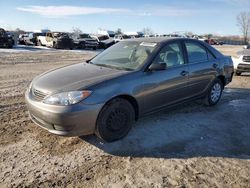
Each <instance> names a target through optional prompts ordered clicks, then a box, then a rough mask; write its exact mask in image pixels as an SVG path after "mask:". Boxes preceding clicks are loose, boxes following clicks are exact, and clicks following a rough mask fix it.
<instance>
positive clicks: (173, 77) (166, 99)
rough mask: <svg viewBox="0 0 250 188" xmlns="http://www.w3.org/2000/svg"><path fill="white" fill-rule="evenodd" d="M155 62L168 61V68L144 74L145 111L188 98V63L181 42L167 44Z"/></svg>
mask: <svg viewBox="0 0 250 188" xmlns="http://www.w3.org/2000/svg"><path fill="white" fill-rule="evenodd" d="M154 63H166V65H167V68H166V70H159V71H148V72H145V74H144V83H145V86H144V87H145V89H144V92H143V93H144V94H143V95H144V97H145V98H144V108H143V112H144V113H150V112H151V111H154V110H157V109H160V108H162V107H165V106H166V105H170V104H172V103H176V102H178V101H181V100H183V99H184V98H186V87H187V82H188V65H187V64H185V61H184V58H183V49H182V45H181V43H179V42H174V43H170V44H167V45H166V46H165V47H163V48H162V49H161V50H160V52H159V53H158V55H157V56H156V57H155V58H154V60H153V62H152V64H154Z"/></svg>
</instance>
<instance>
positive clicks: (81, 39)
mask: <svg viewBox="0 0 250 188" xmlns="http://www.w3.org/2000/svg"><path fill="white" fill-rule="evenodd" d="M72 38H73V41H74V46H75V48H80V49H86V48H91V49H93V50H96V49H97V48H98V45H99V43H98V41H97V39H93V38H92V37H91V36H90V35H89V34H79V35H78V36H72Z"/></svg>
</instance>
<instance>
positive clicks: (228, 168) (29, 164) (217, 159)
mask: <svg viewBox="0 0 250 188" xmlns="http://www.w3.org/2000/svg"><path fill="white" fill-rule="evenodd" d="M218 49H219V50H220V51H222V52H223V53H225V54H227V55H235V54H236V52H237V51H239V50H240V49H241V47H232V46H221V47H218ZM96 53H98V52H93V51H68V50H65V51H63V50H50V49H46V48H42V49H37V48H32V47H28V48H22V47H18V48H16V49H13V50H4V49H3V50H1V49H0V70H1V73H0V147H1V149H0V187H1V188H2V187H3V188H4V187H91V188H92V187H98V188H99V187H115V188H116V187H237V188H238V187H250V116H249V112H250V76H249V75H242V76H239V77H234V79H233V82H232V83H231V84H230V85H228V86H227V87H226V88H225V90H224V93H223V96H222V100H221V101H220V103H219V104H218V105H217V106H215V107H205V106H203V105H202V104H201V103H200V102H199V101H196V102H193V103H188V104H184V105H181V106H178V107H175V108H173V109H168V110H165V111H163V112H160V113H157V114H154V115H152V116H148V117H145V118H143V119H140V120H139V121H138V122H137V123H136V124H135V125H134V127H133V129H132V131H131V132H130V133H129V135H128V136H127V137H126V138H124V139H123V140H120V141H117V142H114V143H109V144H106V143H105V144H104V143H102V142H100V140H98V139H97V138H96V137H94V136H86V137H72V138H68V137H59V136H55V135H52V134H50V133H48V132H47V131H45V130H43V129H41V128H40V127H38V126H37V125H35V124H34V123H32V122H31V120H30V119H29V117H28V113H27V109H26V106H25V102H24V92H25V90H26V88H27V87H28V85H29V83H30V81H31V80H32V79H33V78H34V77H35V76H37V75H38V74H40V73H42V72H44V71H46V70H49V69H53V68H56V67H61V66H65V65H68V64H73V63H77V62H82V61H84V60H86V59H88V58H90V57H92V56H94V55H95V54H96Z"/></svg>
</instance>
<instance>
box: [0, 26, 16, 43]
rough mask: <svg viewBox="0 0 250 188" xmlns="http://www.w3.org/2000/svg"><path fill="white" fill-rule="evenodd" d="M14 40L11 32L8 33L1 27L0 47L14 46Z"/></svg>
mask: <svg viewBox="0 0 250 188" xmlns="http://www.w3.org/2000/svg"><path fill="white" fill-rule="evenodd" d="M13 44H14V40H13V37H12V35H11V34H8V33H7V32H6V31H5V30H4V29H2V28H0V47H2V48H12V47H13Z"/></svg>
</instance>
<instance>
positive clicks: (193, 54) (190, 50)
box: [185, 42, 208, 63]
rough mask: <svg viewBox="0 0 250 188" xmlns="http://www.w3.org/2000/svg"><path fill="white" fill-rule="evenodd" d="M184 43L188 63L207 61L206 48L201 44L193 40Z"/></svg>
mask: <svg viewBox="0 0 250 188" xmlns="http://www.w3.org/2000/svg"><path fill="white" fill-rule="evenodd" d="M185 44H186V48H187V55H188V62H189V63H198V62H204V61H208V54H207V50H206V49H205V48H204V47H203V46H201V45H199V44H196V43H193V42H186V43H185Z"/></svg>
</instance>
